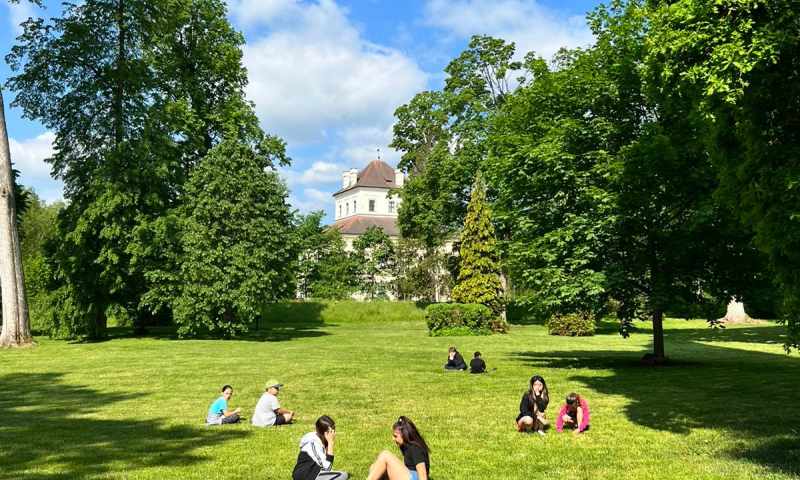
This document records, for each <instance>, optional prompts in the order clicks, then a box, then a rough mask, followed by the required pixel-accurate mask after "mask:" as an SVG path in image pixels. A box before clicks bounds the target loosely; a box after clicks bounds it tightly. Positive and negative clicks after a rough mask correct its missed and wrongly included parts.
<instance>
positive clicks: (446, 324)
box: [425, 303, 508, 337]
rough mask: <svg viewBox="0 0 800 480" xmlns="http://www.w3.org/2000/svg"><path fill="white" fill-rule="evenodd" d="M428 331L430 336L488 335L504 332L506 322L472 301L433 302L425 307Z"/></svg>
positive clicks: (506, 326) (506, 328)
mask: <svg viewBox="0 0 800 480" xmlns="http://www.w3.org/2000/svg"><path fill="white" fill-rule="evenodd" d="M425 319H426V321H427V323H428V332H429V333H430V335H431V336H432V337H442V336H457V335H489V334H491V333H492V332H506V331H507V330H508V324H507V323H506V322H505V321H504V320H503V319H501V318H496V317H495V315H494V313H492V310H491V309H490V308H489V307H487V306H485V305H479V304H472V303H435V304H433V305H428V307H427V308H426V309H425Z"/></svg>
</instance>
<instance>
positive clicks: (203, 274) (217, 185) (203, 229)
mask: <svg viewBox="0 0 800 480" xmlns="http://www.w3.org/2000/svg"><path fill="white" fill-rule="evenodd" d="M270 166H271V161H270V160H269V159H268V158H266V157H265V156H264V155H262V154H259V153H258V152H257V151H255V150H254V149H252V148H251V147H250V146H248V145H246V144H242V143H239V142H237V141H236V140H233V141H226V142H223V143H221V144H219V145H217V146H216V147H214V148H213V149H212V150H211V151H209V153H208V155H206V157H205V158H204V159H203V160H202V161H201V162H200V164H199V165H198V166H197V167H196V168H195V169H194V170H193V171H192V174H191V176H190V178H189V182H188V183H187V185H186V202H185V203H184V204H183V205H182V207H181V215H180V220H179V221H180V233H179V236H180V246H181V250H182V251H181V263H180V271H179V272H177V279H176V280H177V285H178V286H177V291H178V294H177V298H176V299H175V300H174V305H175V307H174V308H175V322H176V323H177V324H178V332H179V334H181V335H192V334H197V333H205V332H208V333H212V334H216V335H222V336H233V335H236V334H238V333H241V332H243V331H246V330H247V328H248V325H250V324H251V323H253V322H254V321H255V319H256V316H257V315H259V314H260V307H261V306H262V305H264V304H265V303H271V302H274V301H276V300H278V299H281V298H286V297H290V296H292V294H293V293H294V281H293V278H292V276H291V275H290V269H287V268H286V267H285V266H286V265H290V264H292V263H294V262H295V261H296V259H297V255H298V253H299V249H298V248H297V245H296V242H294V241H292V239H293V238H294V237H293V235H292V215H291V212H290V210H289V205H288V204H287V203H286V197H287V191H286V187H285V186H284V185H283V183H282V182H281V180H280V178H279V177H278V174H277V173H276V172H274V171H267V170H266V169H267V168H269V167H270Z"/></svg>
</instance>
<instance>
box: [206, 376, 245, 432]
mask: <svg viewBox="0 0 800 480" xmlns="http://www.w3.org/2000/svg"><path fill="white" fill-rule="evenodd" d="M232 396H233V387H231V386H230V385H225V386H224V387H222V396H220V397H219V398H218V399H216V400H214V403H212V404H211V406H210V407H209V408H208V415H207V416H206V423H207V424H208V425H222V424H225V423H238V422H239V420H241V418H240V417H239V412H240V411H241V409H240V408H237V409H235V410H228V401H230V399H231V397H232Z"/></svg>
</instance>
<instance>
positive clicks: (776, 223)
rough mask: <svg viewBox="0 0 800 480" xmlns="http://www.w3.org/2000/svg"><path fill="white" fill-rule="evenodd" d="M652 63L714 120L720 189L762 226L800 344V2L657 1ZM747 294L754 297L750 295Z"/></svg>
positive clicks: (665, 84) (666, 82)
mask: <svg viewBox="0 0 800 480" xmlns="http://www.w3.org/2000/svg"><path fill="white" fill-rule="evenodd" d="M651 4H652V6H653V8H652V12H651V17H652V22H651V25H652V33H651V35H650V42H649V43H650V46H651V48H650V52H649V56H648V63H649V64H651V65H652V67H653V68H654V69H655V70H656V71H657V73H658V78H657V80H658V82H659V83H660V84H661V85H662V88H663V89H664V90H665V91H672V92H674V93H675V95H680V96H681V97H684V98H689V99H692V100H693V101H694V102H695V103H696V105H697V106H698V107H699V108H700V109H701V111H702V112H703V114H704V115H705V119H706V120H707V123H708V124H709V125H710V128H709V133H710V134H709V135H708V136H707V140H708V143H707V145H708V147H709V151H710V152H711V154H712V160H713V162H714V166H715V167H716V171H717V174H718V177H719V179H720V185H719V188H718V189H717V195H718V197H719V198H721V199H723V200H724V201H725V202H726V203H727V205H728V206H729V208H730V210H731V211H733V212H736V213H737V216H738V218H739V219H741V220H742V221H743V222H744V223H745V224H746V225H747V226H749V227H750V228H752V230H753V231H754V232H755V244H756V245H757V246H758V248H759V249H760V250H761V251H762V252H764V253H765V254H766V255H767V256H768V258H769V263H770V266H771V268H772V270H773V271H774V273H775V280H776V282H777V284H778V287H779V288H780V291H781V294H782V297H783V302H782V303H783V305H782V307H783V308H782V310H783V312H782V320H783V321H784V322H786V324H787V325H788V331H789V336H788V339H787V347H791V346H794V347H798V346H800V274H799V273H798V272H800V187H798V185H800V160H798V159H800V124H798V119H799V118H800V36H798V34H797V32H798V24H800V10H798V8H797V2H795V1H793V0H744V1H739V0H736V1H734V0H720V1H716V2H707V1H703V0H680V1H675V2H667V1H654V2H651ZM747 303H748V300H747V299H745V304H747Z"/></svg>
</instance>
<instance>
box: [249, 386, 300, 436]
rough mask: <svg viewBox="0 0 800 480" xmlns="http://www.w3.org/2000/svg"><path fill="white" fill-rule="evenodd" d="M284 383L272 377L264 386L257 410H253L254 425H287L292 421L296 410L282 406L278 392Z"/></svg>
mask: <svg viewBox="0 0 800 480" xmlns="http://www.w3.org/2000/svg"><path fill="white" fill-rule="evenodd" d="M281 387H283V384H282V383H280V382H278V381H277V380H275V379H271V380H269V381H268V382H267V384H266V385H265V386H264V389H265V392H264V393H263V394H262V395H261V398H259V399H258V403H257V404H256V410H255V412H253V420H252V423H253V426H255V427H271V426H273V425H275V426H276V427H277V426H280V425H287V424H289V423H292V419H293V418H294V412H293V411H291V410H287V409H285V408H281V403H280V402H279V401H278V392H279V391H280V389H281Z"/></svg>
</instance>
